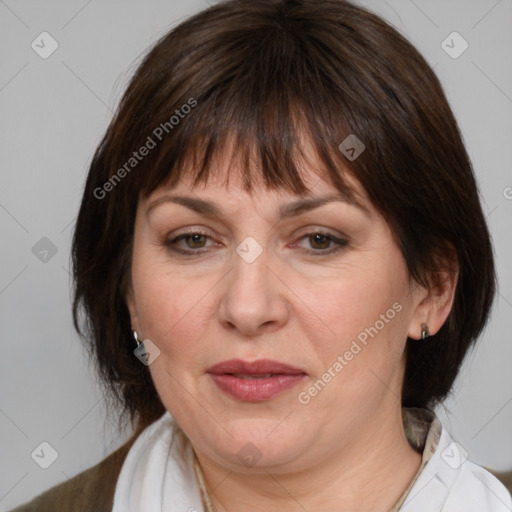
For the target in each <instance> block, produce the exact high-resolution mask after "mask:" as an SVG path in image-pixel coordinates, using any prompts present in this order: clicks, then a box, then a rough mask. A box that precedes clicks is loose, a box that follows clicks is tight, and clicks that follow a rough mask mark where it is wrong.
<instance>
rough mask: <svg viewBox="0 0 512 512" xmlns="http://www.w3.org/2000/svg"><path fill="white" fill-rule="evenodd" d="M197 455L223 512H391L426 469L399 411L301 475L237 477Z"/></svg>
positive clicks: (377, 420) (219, 511)
mask: <svg viewBox="0 0 512 512" xmlns="http://www.w3.org/2000/svg"><path fill="white" fill-rule="evenodd" d="M196 455H197V458H198V461H199V464H200V467H201V470H202V472H203V475H204V480H205V484H206V487H207V490H208V492H209V494H210V498H211V501H212V502H213V504H214V506H215V508H216V510H217V512H235V511H236V512H256V511H261V510H265V511H268V512H277V511H279V512H287V511H290V512H291V511H296V510H297V511H298V510H325V511H336V512H345V511H346V512H348V511H354V510H358V511H360V512H366V511H368V512H370V511H372V512H380V511H382V512H387V511H389V510H390V509H391V508H392V507H393V506H394V505H395V503H396V502H397V501H398V500H399V498H400V497H401V495H402V494H403V492H404V491H405V490H406V489H407V487H408V485H409V483H410V482H411V480H412V479H413V477H414V475H415V473H416V472H417V470H418V468H419V466H420V463H421V455H420V454H419V453H417V452H416V451H415V450H414V449H413V448H412V447H411V446H410V444H409V442H408V440H407V438H406V436H405V432H404V430H403V425H402V417H401V409H400V408H399V407H396V408H395V411H394V414H393V415H392V416H390V415H389V412H388V414H387V415H385V416H383V417H375V418H373V419H372V422H371V424H368V425H365V426H364V428H363V429H362V430H361V431H360V435H358V439H355V440H354V441H353V442H352V441H351V442H350V443H347V444H345V445H344V447H343V449H341V450H340V451H338V452H332V453H331V454H330V455H329V457H327V458H324V459H323V460H321V461H320V462H319V463H318V464H317V465H316V466H313V467H308V468H306V469H303V470H301V471H295V472H290V473H286V474H285V473H282V472H280V473H274V472H273V471H266V470H263V471H261V470H260V472H258V473H250V474H248V473H235V472H231V471H228V470H226V468H223V467H222V466H219V465H218V464H217V463H216V462H215V461H213V460H212V459H210V458H209V457H206V456H205V455H204V454H202V453H200V452H197V451H196Z"/></svg>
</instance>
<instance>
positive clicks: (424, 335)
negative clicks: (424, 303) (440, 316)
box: [421, 323, 430, 340]
mask: <svg viewBox="0 0 512 512" xmlns="http://www.w3.org/2000/svg"><path fill="white" fill-rule="evenodd" d="M429 336H430V332H429V330H428V325H427V324H426V323H422V324H421V339H422V340H425V339H427V338H428V337H429Z"/></svg>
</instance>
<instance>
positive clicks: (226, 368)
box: [208, 359, 305, 375]
mask: <svg viewBox="0 0 512 512" xmlns="http://www.w3.org/2000/svg"><path fill="white" fill-rule="evenodd" d="M208 373H212V374H214V375H222V374H226V373H230V374H242V375H268V374H285V375H294V374H295V375H297V374H300V373H305V372H304V371H303V370H301V369H300V368H295V367H293V366H290V365H288V364H284V363H280V362H279V361H272V360H271V359H259V360H257V361H242V360H241V359H230V360H229V361H222V362H221V363H218V364H216V365H214V366H212V367H211V368H209V369H208Z"/></svg>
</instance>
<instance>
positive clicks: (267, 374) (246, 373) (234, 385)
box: [207, 359, 306, 402]
mask: <svg viewBox="0 0 512 512" xmlns="http://www.w3.org/2000/svg"><path fill="white" fill-rule="evenodd" d="M207 373H208V374H209V375H210V377H211V379H212V380H213V382H214V383H215V384H216V386H217V388H218V389H220V390H221V391H223V392H224V393H225V394H226V395H228V396H230V397H231V398H235V399H237V400H241V401H249V402H261V401H264V400H269V399H271V398H273V397H275V396H277V395H280V394H281V393H284V392H285V391H287V390H289V389H291V388H293V387H295V386H296V385H297V384H298V383H299V382H300V381H301V380H302V379H303V378H304V377H306V373H305V372H304V371H303V370H301V369H300V368H296V367H293V366H290V365H287V364H284V363H281V362H278V361H272V360H269V359H260V360H257V361H242V360H240V359H231V360H229V361H223V362H221V363H219V364H216V365H215V366H212V367H211V368H209V369H208V370H207Z"/></svg>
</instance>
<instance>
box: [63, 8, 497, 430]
mask: <svg viewBox="0 0 512 512" xmlns="http://www.w3.org/2000/svg"><path fill="white" fill-rule="evenodd" d="M301 134H302V135H304V134H305V136H307V138H308V140H309V141H310V142H311V144H312V146H313V147H314V149H315V151H316V153H317V155H318V158H319V161H320V163H321V165H322V167H323V168H324V172H325V173H326V176H327V177H328V179H329V180H330V181H331V182H332V184H333V185H334V186H335V187H336V188H337V189H338V190H340V191H343V192H344V193H345V194H348V195H349V196H350V194H351V193H352V190H351V188H350V187H349V185H348V183H347V180H346V176H347V175H350V176H351V177H353V178H355V179H356V180H358V182H359V183H360V184H361V185H362V186H363V188H364V189H365V191H366V193H367V194H368V197H369V198H370V200H371V201H372V203H373V205H374V206H375V208H376V209H377V210H378V211H379V212H380V213H381V214H382V215H383V217H384V218H385V220H386V222H387V223H388V224H389V226H390V228H391V230H392V232H393V235H394V236H395V239H396V241H397V244H398V246H399V247H400V250H401V252H402V254H403V257H404V260H405V262H406V265H407V269H408V272H409V274H410V276H411V278H413V279H414V280H415V281H417V282H418V283H420V284H423V285H425V286H427V285H428V286H431V285H432V283H435V281H436V276H439V275H440V274H439V273H440V272H444V271H448V272H454V271H456V269H457V268H458V272H459V274H458V278H457V286H456V290H455V298H454V303H453V306H452V308H451V311H450V314H449V316H448V318H447V320H446V321H445V323H444V324H443V326H442V327H441V329H440V330H439V331H438V332H437V333H436V334H435V335H433V336H431V337H430V338H429V339H428V340H427V341H425V342H415V341H414V340H408V343H407V346H406V369H405V375H404V382H403V389H402V405H403V406H405V407H425V408H432V407H434V406H435V405H437V404H438V403H440V402H441V401H442V400H443V399H444V398H446V396H447V395H448V393H449V392H450V390H451V388H452V386H453V383H454V380H455V378H456V377H457V374H458V372H459V369H460V366H461V364H462V361H463V359H464V357H465V355H466V353H467V352H468V349H469V348H470V347H471V346H472V345H473V344H474V342H475V341H476V339H477V337H478V336H479V334H480V333H481V331H482V329H483V328H484V326H485V324H486V322H487V319H488V316H489V314H490V309H491V306H492V302H493V299H494V294H495V287H496V276H495V268H494V259H493V249H492V245H491V240H490V235H489V231H488V228H487V225H486V222H485V218H484V214H483V211H482V207H481V204H480V199H479V191H478V187H477V183H476V180H475V176H474V174H473V170H472V166H471V162H470V160H469V157H468V154H467V152H466V149H465V147H464V143H463V141H462V136H461V134H460V131H459V128H458V125H457V122H456V120H455V118H454V116H453V113H452V111H451V109H450V106H449V104H448V101H447V99H446V97H445V94H444V92H443V89H442V86H441V84H440V82H439V80H438V78H437V77H436V75H435V74H434V72H433V70H432V69H431V68H430V67H429V65H428V64H427V62H426V61H425V60H424V58H423V57H422V56H421V55H420V53H419V52H418V51H417V50H416V49H415V48H414V47H413V46H412V45H411V43H409V42H408V41H407V40H406V39H405V38H404V37H403V36H402V35H400V33H399V32H398V31H397V30H396V29H394V28H393V27H391V26H390V25H389V24H387V23H386V22H384V21H383V20H382V19H380V18H379V17H378V16H376V15H375V14H372V13H371V12H369V11H367V10H365V9H363V8H361V7H359V6H356V5H354V4H352V3H351V2H349V1H345V0H288V1H286V0H252V1H251V2H246V1H243V0H228V1H222V2H220V3H218V4H216V5H213V6H211V7H209V8H208V9H206V10H204V11H202V12H200V13H198V14H196V15H194V16H192V17H190V18H189V19H187V20H185V21H184V22H182V23H180V24H179V25H178V26H176V27H175V28H174V29H172V30H171V31H170V32H168V33H167V34H165V35H164V36H163V37H161V38H160V39H159V40H158V41H157V42H156V44H155V45H154V46H153V47H152V48H151V49H150V51H149V52H148V53H147V54H146V55H145V56H144V58H143V59H142V61H141V63H140V65H139V66H138V68H137V70H136V71H135V73H134V76H133V78H132V79H131V81H130V83H129V84H128V87H127V89H126V92H125V93H124V96H123V97H122V99H121V101H120V104H119V106H118V108H117V110H116V113H115V115H114V117H113V119H112V121H111V123H110V125H109V127H108V129H107V131H106V133H105V135H104V137H103V139H102V140H101V142H100V144H99V146H98V148H97V149H96V152H95V154H94V156H93V158H92V162H91V164H90V168H89V172H88V175H87V180H86V184H85V190H84V193H83V198H82V202H81V206H80V210H79V214H78V218H77V222H76V228H75V232H74V238H73V243H72V263H73V279H74V300H73V320H74V325H75V328H76V330H77V331H78V333H79V334H80V335H81V337H82V339H83V342H84V344H85V346H86V348H87V349H88V354H89V355H90V357H91V358H92V359H93V361H94V364H95V367H96V369H97V371H98V374H99V376H100V382H101V383H102V385H103V388H104V391H105V396H106V397H109V398H110V399H111V404H112V405H114V406H115V407H116V408H118V412H120V423H119V424H121V421H122V418H123V417H126V416H127V415H129V418H130V421H131V422H132V424H134V422H135V420H137V426H136V428H137V429H138V430H139V431H140V430H141V429H142V428H144V427H145V426H147V425H149V424H150V423H152V422H153V421H155V420H156V419H158V418H159V417H160V416H161V415H162V414H163V413H164V412H165V408H164V406H163V404H162V402H161V401H160V398H159V396H158V393H157V391H156V389H155V387H154V385H153V382H152V379H151V376H150V373H149V370H148V367H147V366H145V365H143V364H141V362H140V361H139V360H138V359H137V358H136V357H135V356H134V354H133V350H134V348H135V344H134V341H133V337H132V331H131V329H130V317H129V313H128V309H127V306H126V302H125V292H126V286H127V285H126V283H127V281H129V279H130V269H131V254H132V244H133V234H134V220H135V213H136V208H137V204H138V201H139V200H140V199H141V198H146V197H148V196H149V195H150V194H151V193H152V192H153V191H154V190H155V189H156V188H158V187H160V186H163V185H169V186H170V187H172V186H173V185H174V184H176V183H177V182H178V181H179V180H180V178H181V177H182V176H183V175H184V169H185V168H186V164H187V162H188V163H190V162H193V163H194V165H192V166H190V167H189V168H187V169H188V171H187V172H188V173H189V174H187V176H190V177H192V178H193V179H194V186H195V185H196V184H198V183H201V182H203V183H206V181H207V179H208V176H209V171H210V169H211V163H212V161H213V160H214V159H215V158H216V157H217V156H218V155H220V154H223V152H225V151H226V148H227V147H228V143H229V142H230V141H231V142H233V146H232V148H233V153H232V155H233V158H236V159H237V162H240V164H241V165H240V166H238V167H237V170H238V172H240V173H242V177H243V180H244V187H245V188H246V190H249V191H250V190H252V187H253V183H254V180H255V177H260V178H263V180H264V183H265V186H266V187H267V188H268V189H284V190H287V191H290V192H291V193H294V194H306V193H307V192H308V189H307V188H306V187H305V185H304V182H303V181H302V180H301V176H300V173H299V169H298V162H299V161H300V159H301V155H302V150H301V143H300V140H299V138H300V135H301ZM350 134H355V135H356V136H357V138H358V139H359V140H360V141H362V142H363V143H364V145H365V149H364V151H363V152H362V153H361V154H360V155H359V157H358V158H356V159H353V160H352V159H349V158H347V156H346V155H345V154H343V153H342V152H341V151H340V149H339V148H338V147H339V145H340V143H341V142H342V141H344V140H345V139H346V137H347V136H348V135H350ZM143 147H145V148H146V151H143V150H142V148H143ZM230 147H231V146H230ZM139 148H140V150H139ZM134 152H137V154H135V153H134ZM139 152H140V154H139ZM142 155H144V156H142ZM251 158H255V159H256V162H257V163H258V164H259V165H257V166H254V165H252V166H251V165H249V162H250V159H251ZM190 168H191V169H193V170H194V171H191V170H190ZM251 169H252V170H251ZM254 169H257V171H254V172H253V170H254ZM342 169H343V172H342ZM192 172H194V175H193V176H192ZM81 313H83V317H82V318H80V317H81Z"/></svg>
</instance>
